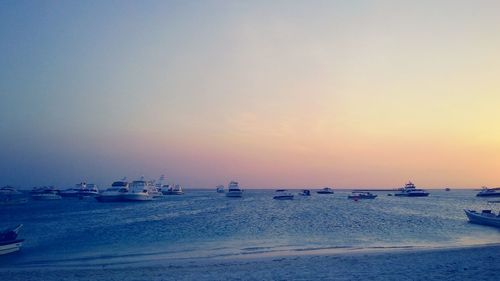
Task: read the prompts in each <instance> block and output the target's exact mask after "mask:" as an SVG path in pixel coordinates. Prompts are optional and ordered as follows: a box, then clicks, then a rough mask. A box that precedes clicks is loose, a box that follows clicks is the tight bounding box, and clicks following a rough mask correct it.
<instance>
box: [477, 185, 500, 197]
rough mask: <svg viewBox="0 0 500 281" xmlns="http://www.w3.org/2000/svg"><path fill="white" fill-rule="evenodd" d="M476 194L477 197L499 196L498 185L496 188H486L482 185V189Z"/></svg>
mask: <svg viewBox="0 0 500 281" xmlns="http://www.w3.org/2000/svg"><path fill="white" fill-rule="evenodd" d="M476 196H478V197H500V187H497V188H487V187H485V186H483V188H482V190H481V191H479V192H478V193H477V194H476Z"/></svg>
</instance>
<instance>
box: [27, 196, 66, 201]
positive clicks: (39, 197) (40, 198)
mask: <svg viewBox="0 0 500 281" xmlns="http://www.w3.org/2000/svg"><path fill="white" fill-rule="evenodd" d="M32 198H33V200H37V201H52V200H61V198H62V197H61V196H60V195H54V196H40V195H33V196H32Z"/></svg>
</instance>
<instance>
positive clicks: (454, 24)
mask: <svg viewBox="0 0 500 281" xmlns="http://www.w3.org/2000/svg"><path fill="white" fill-rule="evenodd" d="M499 10H500V1H493V0H492V1H486V0H478V1H460V0H452V1H447V0H442V1H425V0H424V1H382V0H381V1H277V0H276V1H229V0H227V1H222V0H221V1H210V0H207V1H49V0H48V1H17V0H16V1H12V0H1V1H0V42H1V44H0V159H1V161H0V185H7V184H9V185H14V186H22V187H30V186H35V185H57V186H61V187H69V186H71V185H73V184H75V183H77V182H80V181H84V180H85V181H87V182H95V183H97V184H99V185H101V186H103V185H109V184H110V183H111V182H112V181H114V180H117V179H120V178H122V177H124V176H127V177H129V179H135V178H138V177H140V176H142V175H144V176H145V177H147V178H151V179H157V178H158V177H159V176H160V175H161V174H165V176H166V177H167V179H168V181H170V182H177V183H180V184H182V185H184V186H185V187H207V188H213V187H214V186H216V185H218V184H227V182H229V181H230V180H237V181H239V182H240V185H241V186H242V187H247V188H264V187H269V188H276V187H290V188H291V187H296V188H300V187H311V188H314V187H323V186H331V187H334V188H335V187H343V188H351V187H352V188H355V187H364V188H367V187H373V188H381V187H391V188H394V187H399V186H402V185H403V184H404V183H405V182H407V181H408V180H412V181H413V182H415V184H416V185H417V186H420V187H426V188H441V187H480V186H482V185H487V186H499V185H500V122H499V121H500V110H499V106H500V79H499V77H500V17H498V11H499Z"/></svg>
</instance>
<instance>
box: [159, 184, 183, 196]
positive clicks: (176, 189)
mask: <svg viewBox="0 0 500 281" xmlns="http://www.w3.org/2000/svg"><path fill="white" fill-rule="evenodd" d="M164 187H165V186H164ZM162 192H163V194H164V195H182V194H184V191H182V187H181V186H180V185H178V184H176V185H175V186H172V185H170V186H168V188H167V190H163V191H162Z"/></svg>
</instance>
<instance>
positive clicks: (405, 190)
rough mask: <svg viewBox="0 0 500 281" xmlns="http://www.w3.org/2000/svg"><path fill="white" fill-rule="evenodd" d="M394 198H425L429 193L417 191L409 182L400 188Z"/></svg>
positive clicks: (421, 190)
mask: <svg viewBox="0 0 500 281" xmlns="http://www.w3.org/2000/svg"><path fill="white" fill-rule="evenodd" d="M394 196H405V197H426V196H429V192H427V191H425V190H423V189H417V188H416V187H415V185H414V184H413V183H412V182H411V181H410V182H408V183H407V184H405V186H404V187H402V188H400V189H399V192H396V193H394Z"/></svg>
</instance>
